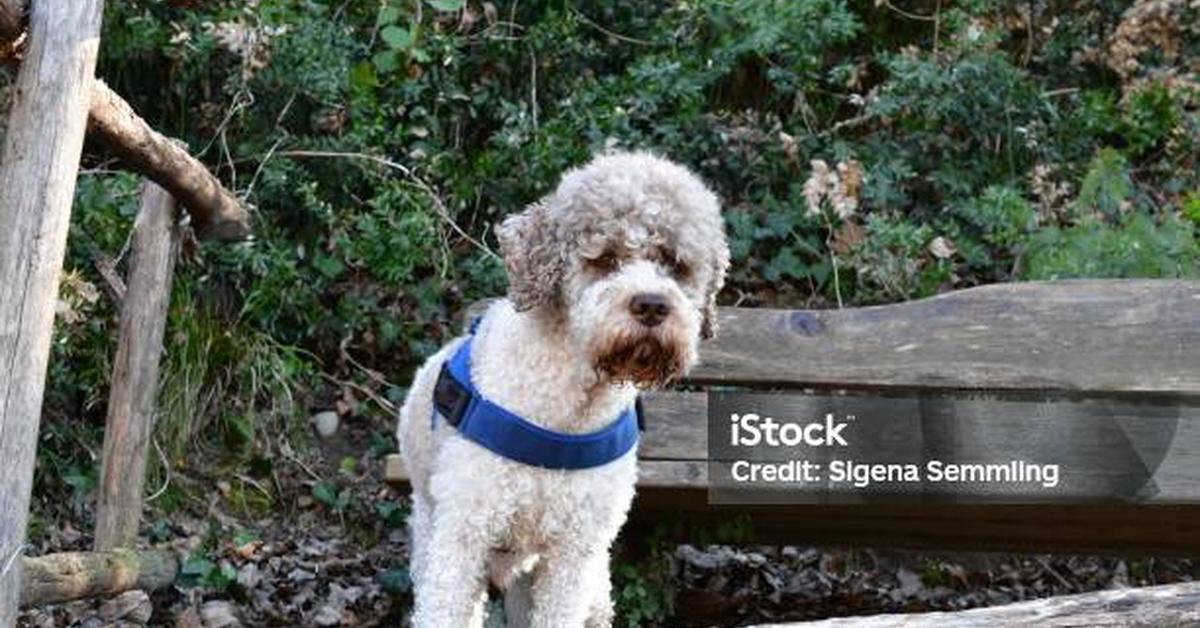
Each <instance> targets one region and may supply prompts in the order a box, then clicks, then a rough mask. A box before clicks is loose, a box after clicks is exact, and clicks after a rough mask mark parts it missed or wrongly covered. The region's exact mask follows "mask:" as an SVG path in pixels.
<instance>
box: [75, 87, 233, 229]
mask: <svg viewBox="0 0 1200 628" xmlns="http://www.w3.org/2000/svg"><path fill="white" fill-rule="evenodd" d="M91 98H92V103H91V109H90V110H89V111H88V133H89V134H91V135H93V136H95V137H96V138H97V139H99V140H100V141H102V142H103V143H104V144H105V145H106V146H108V148H109V150H111V151H112V152H113V153H114V154H116V155H117V156H118V157H120V158H121V160H122V161H124V162H125V163H126V164H127V165H129V166H130V167H131V168H133V169H134V170H136V171H138V172H139V173H141V174H142V175H145V176H146V177H147V178H149V179H151V180H153V181H154V182H155V183H157V184H159V185H160V186H162V187H163V188H164V189H166V190H167V191H168V192H170V193H171V195H172V196H174V197H175V199H176V200H178V201H179V203H180V204H181V205H183V207H184V209H186V210H187V212H188V214H190V215H191V217H192V227H193V229H195V231H196V235H197V236H199V237H201V238H216V239H219V240H240V239H243V238H245V237H246V236H248V235H249V234H250V215H249V214H248V213H247V211H246V208H245V207H244V206H243V205H242V203H241V202H240V201H239V200H238V199H237V197H235V196H234V195H233V193H231V192H230V191H229V190H226V189H225V187H224V186H222V185H221V182H220V181H218V180H217V178H216V177H215V176H213V174H212V173H211V172H209V171H208V169H207V168H205V167H204V164H202V163H200V161H198V160H197V159H196V158H195V157H192V156H191V155H189V154H188V152H187V151H186V150H184V149H183V148H182V147H181V146H180V145H179V144H178V143H176V141H175V140H172V139H169V138H167V137H166V136H164V135H162V134H161V133H159V132H157V131H155V130H154V129H152V128H150V125H148V124H146V121H145V120H142V119H141V118H140V117H139V116H138V115H137V114H136V113H135V112H134V111H133V108H132V107H130V106H129V103H127V102H125V100H124V99H123V98H121V97H120V96H118V95H117V94H116V92H113V91H112V90H111V89H109V87H108V85H105V84H104V81H101V80H99V79H96V81H95V83H94V85H93V87H92V95H91Z"/></svg>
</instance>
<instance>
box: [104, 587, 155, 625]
mask: <svg viewBox="0 0 1200 628" xmlns="http://www.w3.org/2000/svg"><path fill="white" fill-rule="evenodd" d="M153 611H154V607H153V606H152V605H151V604H150V596H149V595H147V594H146V592H145V591H126V592H124V593H122V594H121V595H118V596H117V597H114V598H112V599H111V600H105V601H104V603H103V604H101V605H100V610H99V615H100V618H101V619H103V620H104V621H105V622H108V623H113V622H116V621H117V620H124V621H126V622H130V623H135V624H144V623H146V622H148V621H150V614H151V613H152V612H153Z"/></svg>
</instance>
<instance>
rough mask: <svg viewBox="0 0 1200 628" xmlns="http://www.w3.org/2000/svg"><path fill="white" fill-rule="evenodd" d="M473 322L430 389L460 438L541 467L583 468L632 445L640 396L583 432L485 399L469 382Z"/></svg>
mask: <svg viewBox="0 0 1200 628" xmlns="http://www.w3.org/2000/svg"><path fill="white" fill-rule="evenodd" d="M477 325H478V322H477V321H472V325H471V331H472V335H471V336H469V337H468V338H467V339H466V341H465V342H463V343H462V345H461V346H460V347H459V348H458V350H457V351H455V352H454V355H453V356H452V357H451V358H450V359H449V360H448V361H447V362H446V363H445V364H443V365H442V370H441V373H439V374H438V379H437V384H436V385H435V387H434V392H433V405H434V410H435V416H434V417H433V419H432V420H433V421H434V424H435V425H436V415H437V414H440V415H442V417H444V418H445V420H446V422H447V423H449V424H450V425H453V426H454V427H455V428H456V429H457V430H458V431H459V433H460V434H462V435H463V436H464V437H465V438H467V439H469V440H471V441H474V442H475V443H478V444H479V445H481V446H483V447H485V448H487V449H489V450H491V451H492V452H495V453H496V454H499V455H501V456H504V457H505V458H508V459H510V460H515V461H517V462H521V463H524V464H528V465H532V466H537V467H543V468H547V469H588V468H591V467H598V466H601V465H604V464H607V463H609V462H612V461H614V460H616V459H618V458H620V457H621V456H624V455H625V454H626V453H628V452H629V450H631V449H633V447H634V446H635V445H637V441H638V433H639V431H640V430H641V429H642V426H643V421H642V408H641V400H640V399H638V400H637V402H636V403H635V405H634V407H633V408H629V409H626V410H625V411H624V412H622V413H621V414H620V416H618V417H617V419H616V420H615V421H613V422H612V423H610V424H608V425H607V426H605V427H604V428H602V429H600V430H598V431H595V432H590V433H587V434H565V433H561V432H555V431H551V430H548V429H546V428H544V427H542V426H540V425H537V424H535V423H532V422H530V421H527V420H526V419H524V418H522V417H520V416H518V415H516V414H513V413H512V412H509V411H508V410H506V409H504V408H503V407H501V406H499V405H497V404H495V403H493V402H491V401H489V400H487V399H486V398H484V397H483V395H482V394H480V393H479V390H478V388H476V387H475V384H474V382H473V381H472V380H471V346H472V344H473V341H474V339H475V338H474V331H475V327H476V326H477Z"/></svg>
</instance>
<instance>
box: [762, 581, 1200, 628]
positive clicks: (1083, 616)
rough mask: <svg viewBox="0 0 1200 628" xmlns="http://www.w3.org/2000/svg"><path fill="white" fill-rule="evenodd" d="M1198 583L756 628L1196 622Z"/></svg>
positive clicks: (1199, 617) (1198, 615)
mask: <svg viewBox="0 0 1200 628" xmlns="http://www.w3.org/2000/svg"><path fill="white" fill-rule="evenodd" d="M1197 624H1200V583H1196V582H1188V583H1184V584H1169V585H1164V586H1158V587H1144V588H1136V589H1117V590H1112V591H1097V592H1095V593H1083V594H1080V595H1064V596H1060V597H1051V598H1046V599H1044V600H1034V601H1031V602H1018V603H1016V604H1006V605H1004V606H994V607H991V608H976V609H972V610H969V611H958V612H943V613H912V614H903V615H872V616H869V617H843V618H839V619H826V620H823V621H814V622H801V623H795V624H763V625H760V626H757V627H756V628H883V627H884V626H886V627H888V628H893V627H903V628H942V627H943V626H958V627H961V628H975V627H980V628H982V627H983V626H1030V627H1036V626H1045V627H1050V626H1056V627H1057V626H1112V627H1117V626H1122V627H1133V626H1147V627H1149V626H1195V625H1197Z"/></svg>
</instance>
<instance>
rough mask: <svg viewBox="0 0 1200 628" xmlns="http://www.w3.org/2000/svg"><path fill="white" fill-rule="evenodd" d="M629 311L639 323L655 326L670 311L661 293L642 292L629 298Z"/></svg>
mask: <svg viewBox="0 0 1200 628" xmlns="http://www.w3.org/2000/svg"><path fill="white" fill-rule="evenodd" d="M629 311H630V313H632V314H633V317H634V318H636V319H637V321H638V322H639V323H641V324H643V325H645V326H646V327H657V326H658V325H659V324H660V323H662V322H663V319H665V318H666V317H667V314H670V313H671V306H670V304H668V303H667V299H666V297H664V296H663V295H661V294H654V293H652V292H642V293H639V294H635V295H633V298H632V299H630V300H629Z"/></svg>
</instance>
